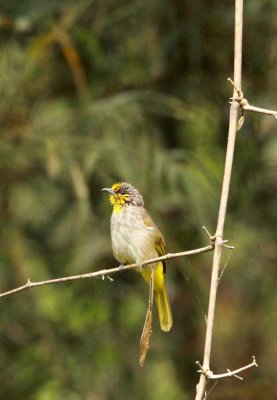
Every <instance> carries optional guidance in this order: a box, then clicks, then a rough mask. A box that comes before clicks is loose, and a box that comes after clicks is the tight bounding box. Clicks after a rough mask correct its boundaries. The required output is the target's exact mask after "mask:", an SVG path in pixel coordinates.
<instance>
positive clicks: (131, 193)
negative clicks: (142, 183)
mask: <svg viewBox="0 0 277 400" xmlns="http://www.w3.org/2000/svg"><path fill="white" fill-rule="evenodd" d="M102 191H104V192H107V193H109V195H110V203H111V204H112V206H113V209H114V211H116V212H120V211H121V210H122V207H124V206H125V205H130V204H131V205H134V206H144V202H143V197H142V195H141V194H139V191H138V190H137V189H136V188H135V187H134V186H132V185H131V184H130V183H127V182H119V183H115V184H114V185H113V186H112V187H111V188H103V189H102Z"/></svg>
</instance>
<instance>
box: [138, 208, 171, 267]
mask: <svg viewBox="0 0 277 400" xmlns="http://www.w3.org/2000/svg"><path fill="white" fill-rule="evenodd" d="M144 211H145V212H144V213H143V221H144V224H145V226H146V227H147V228H150V229H153V233H154V243H155V249H156V251H157V253H158V255H159V256H164V255H165V254H166V249H165V241H164V237H163V235H162V234H161V232H160V230H159V229H158V227H157V226H156V225H155V224H154V222H153V220H152V218H151V217H150V215H149V214H148V212H147V211H146V210H144ZM162 263H163V271H164V273H165V272H166V264H165V261H162Z"/></svg>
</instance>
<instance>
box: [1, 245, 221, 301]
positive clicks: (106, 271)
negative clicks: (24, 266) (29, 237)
mask: <svg viewBox="0 0 277 400" xmlns="http://www.w3.org/2000/svg"><path fill="white" fill-rule="evenodd" d="M213 249H214V245H213V244H212V243H211V244H209V245H208V246H205V247H200V248H199V249H194V250H188V251H182V252H180V253H172V254H171V253H168V254H166V255H164V256H161V257H156V258H152V259H150V260H147V261H145V262H144V263H143V264H144V265H148V264H152V263H155V262H157V261H162V260H169V259H170V258H178V257H184V256H191V255H194V254H200V253H206V252H208V251H212V250H213ZM136 267H140V265H137V264H130V265H123V266H122V265H120V266H119V267H116V268H110V269H103V270H100V271H95V272H89V273H87V274H80V275H72V276H65V277H63V278H56V279H48V280H45V281H40V282H31V281H30V279H28V281H27V283H26V284H25V285H22V286H19V287H17V288H15V289H12V290H9V291H7V292H4V293H0V298H1V297H6V296H11V295H13V294H15V293H18V292H22V291H23V290H27V289H31V288H33V287H37V286H44V285H52V284H59V283H64V282H69V281H76V280H78V279H86V278H96V277H102V279H104V278H105V277H107V278H108V279H110V280H112V279H111V278H110V276H109V275H112V274H115V273H117V272H121V271H124V270H127V269H133V268H136Z"/></svg>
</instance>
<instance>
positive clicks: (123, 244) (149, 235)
mask: <svg viewBox="0 0 277 400" xmlns="http://www.w3.org/2000/svg"><path fill="white" fill-rule="evenodd" d="M102 191H104V192H107V193H108V194H109V200H110V203H111V205H112V207H113V211H112V216H111V222H110V229H111V241H112V249H113V254H114V256H115V258H116V259H117V261H118V262H119V263H120V264H121V265H128V264H133V263H135V264H137V265H138V266H139V267H138V268H137V270H138V271H139V272H140V273H141V275H142V277H143V278H144V279H145V281H146V282H147V283H148V284H150V281H151V271H152V269H154V299H155V303H156V306H157V310H158V316H159V322H160V327H161V330H162V331H164V332H168V331H169V330H170V329H171V327H172V324H173V318H172V312H171V308H170V304H169V299H168V293H167V289H166V286H165V279H164V278H165V277H164V275H165V273H166V264H165V261H164V260H163V261H158V262H156V263H155V264H150V265H145V266H144V265H143V262H144V261H146V260H148V259H151V258H156V257H160V256H163V255H165V253H166V250H165V241H164V238H163V235H162V234H161V232H160V230H159V229H158V228H157V226H156V225H155V223H154V222H153V220H152V218H151V217H150V215H149V214H148V212H147V211H146V209H145V207H144V201H143V197H142V195H141V194H140V193H139V191H138V190H137V189H136V188H135V187H134V186H132V185H131V184H130V183H127V182H119V183H115V184H114V185H113V186H112V187H111V188H103V189H102Z"/></svg>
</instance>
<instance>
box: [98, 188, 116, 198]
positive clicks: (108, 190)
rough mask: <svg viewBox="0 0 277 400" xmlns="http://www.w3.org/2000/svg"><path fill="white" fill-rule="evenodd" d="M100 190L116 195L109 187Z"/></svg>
mask: <svg viewBox="0 0 277 400" xmlns="http://www.w3.org/2000/svg"><path fill="white" fill-rule="evenodd" d="M101 190H102V192H107V193H109V194H111V195H112V196H115V195H116V193H115V192H114V191H113V190H112V189H110V188H103V189H101Z"/></svg>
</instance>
